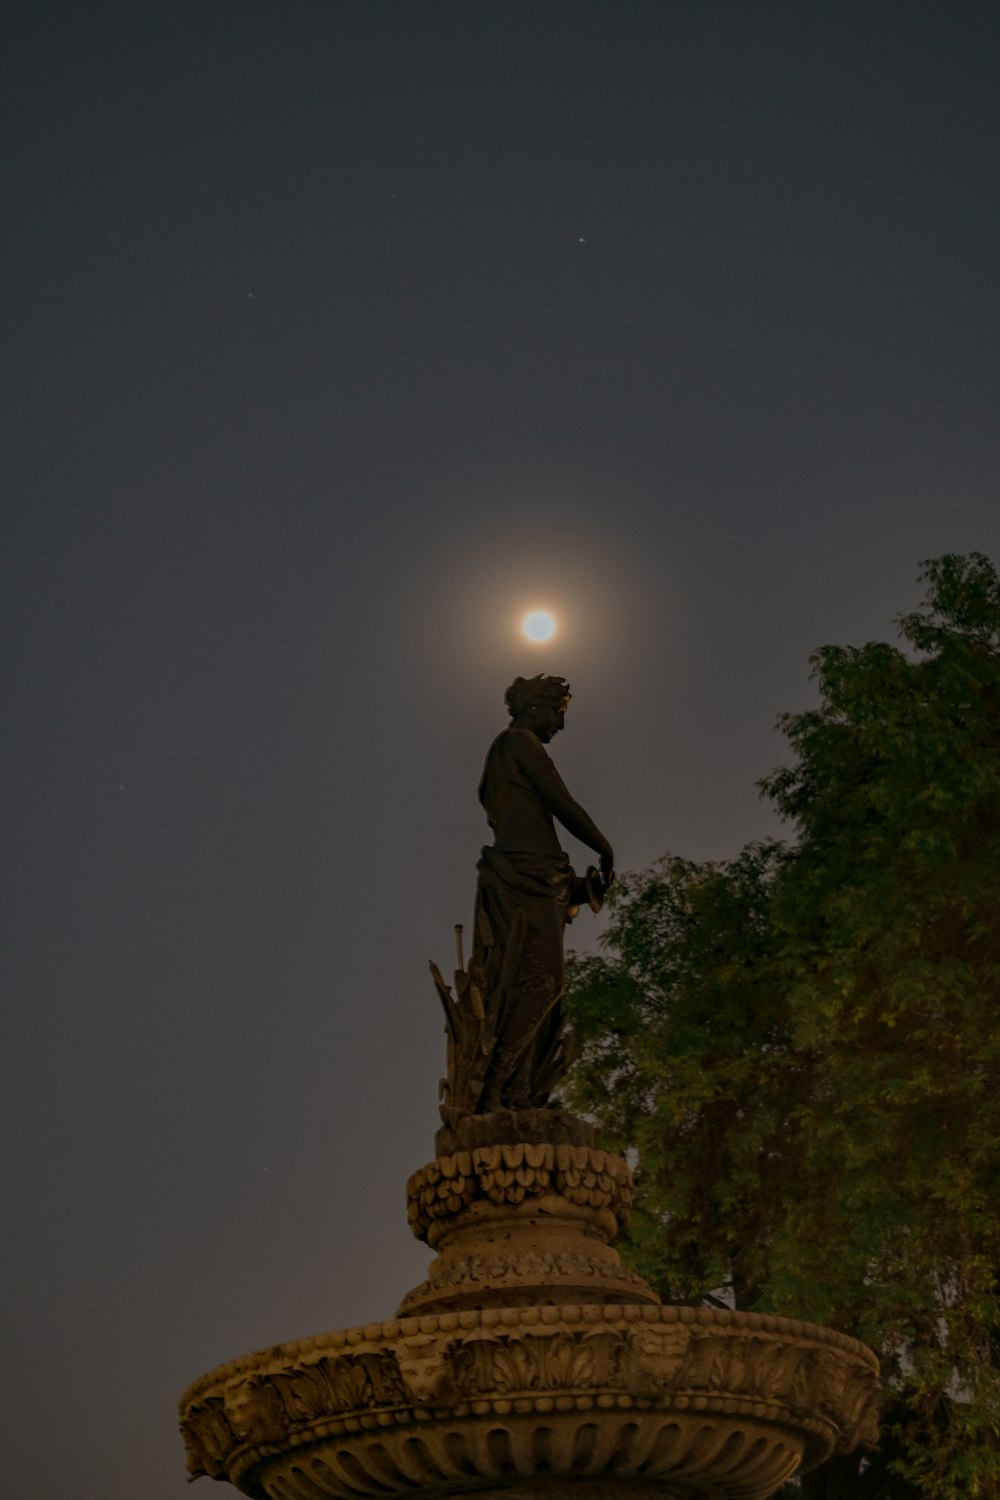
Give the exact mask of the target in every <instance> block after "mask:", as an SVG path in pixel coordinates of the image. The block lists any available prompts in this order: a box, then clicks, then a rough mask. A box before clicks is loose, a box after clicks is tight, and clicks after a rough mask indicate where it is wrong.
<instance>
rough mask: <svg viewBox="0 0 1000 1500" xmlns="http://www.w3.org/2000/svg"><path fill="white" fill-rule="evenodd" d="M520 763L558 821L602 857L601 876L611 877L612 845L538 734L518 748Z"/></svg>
mask: <svg viewBox="0 0 1000 1500" xmlns="http://www.w3.org/2000/svg"><path fill="white" fill-rule="evenodd" d="M518 760H519V762H520V769H521V771H522V772H523V774H524V775H525V776H526V777H527V779H528V780H529V781H530V782H531V785H532V786H533V787H534V789H535V791H536V792H537V793H538V795H539V797H541V799H542V801H543V802H544V804H545V806H546V807H547V808H548V810H549V812H550V813H551V814H552V816H553V817H554V818H558V819H559V822H560V823H561V824H562V825H563V827H564V828H565V829H567V830H568V832H570V833H571V834H572V835H573V837H574V838H577V839H579V840H580V842H581V844H586V846H587V848H588V849H593V851H594V853H595V854H597V855H599V856H600V860H601V873H602V874H603V875H605V877H606V878H607V877H608V876H609V875H610V873H611V870H612V868H613V863H614V853H613V851H612V848H611V845H610V844H609V842H608V840H607V839H606V838H605V837H604V834H603V833H602V832H601V830H600V829H599V828H598V826H597V824H596V823H595V822H594V820H593V818H591V816H590V815H589V813H587V812H586V811H585V810H584V809H583V808H582V807H581V806H580V804H579V802H577V801H576V799H575V798H573V797H571V796H570V794H569V791H568V790H567V787H566V784H565V782H564V781H563V779H562V777H561V776H560V775H559V772H558V771H557V770H556V768H555V766H554V765H553V764H552V761H551V759H550V758H549V756H548V755H546V753H545V751H544V750H543V749H542V747H541V745H540V744H539V742H538V740H537V739H535V737H534V735H532V736H531V738H530V740H529V738H528V736H527V735H526V736H525V737H524V741H523V743H522V744H521V745H519V746H518Z"/></svg>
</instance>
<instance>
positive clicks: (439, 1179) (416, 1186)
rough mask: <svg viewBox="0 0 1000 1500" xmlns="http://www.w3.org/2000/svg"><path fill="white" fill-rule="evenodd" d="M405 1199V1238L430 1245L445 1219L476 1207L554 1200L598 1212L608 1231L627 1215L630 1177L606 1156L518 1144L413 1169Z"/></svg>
mask: <svg viewBox="0 0 1000 1500" xmlns="http://www.w3.org/2000/svg"><path fill="white" fill-rule="evenodd" d="M406 1197H407V1217H408V1219H409V1222H410V1227H411V1229H412V1230H413V1233H414V1234H415V1235H416V1237H417V1239H419V1240H426V1241H427V1243H428V1244H429V1245H431V1246H432V1247H433V1246H434V1244H435V1243H436V1240H437V1239H438V1238H439V1237H440V1234H441V1232H442V1229H443V1228H444V1227H445V1226H446V1225H447V1223H448V1221H449V1220H455V1219H457V1218H458V1217H459V1215H461V1214H464V1213H465V1211H466V1210H467V1209H469V1208H471V1207H472V1205H473V1204H475V1203H477V1202H487V1203H490V1204H495V1205H496V1206H498V1207H515V1206H517V1205H520V1204H524V1203H528V1204H530V1203H532V1202H537V1201H538V1200H540V1199H543V1198H552V1197H556V1198H561V1199H563V1200H565V1202H566V1203H568V1204H572V1205H573V1206H574V1207H576V1208H582V1209H585V1210H588V1211H589V1210H595V1209H598V1210H603V1211H604V1212H605V1213H606V1214H608V1215H610V1217H611V1220H612V1221H613V1222H612V1223H610V1224H609V1230H610V1233H611V1234H613V1233H614V1232H615V1231H616V1230H617V1229H618V1228H620V1227H621V1226H622V1225H623V1224H624V1223H625V1222H626V1221H627V1219H628V1216H629V1212H630V1210H631V1206H632V1173H631V1171H630V1170H629V1167H628V1164H627V1162H625V1161H624V1160H623V1158H622V1157H620V1156H615V1155H613V1154H612V1153H611V1152H610V1151H597V1150H594V1149H593V1148H592V1147H590V1146H572V1145H566V1144H562V1145H552V1144H550V1143H548V1142H535V1143H532V1142H530V1141H519V1142H516V1143H512V1144H509V1145H492V1146H477V1147H476V1148H475V1149H474V1150H472V1151H456V1152H455V1153H454V1154H453V1155H450V1156H440V1157H438V1159H437V1160H436V1161H433V1162H430V1163H428V1165H427V1166H426V1167H421V1169H420V1170H419V1171H418V1172H414V1174H413V1176H412V1177H411V1178H410V1180H409V1182H408V1183H407V1188H406ZM608 1237H610V1235H609V1236H608Z"/></svg>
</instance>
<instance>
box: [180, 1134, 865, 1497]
mask: <svg viewBox="0 0 1000 1500" xmlns="http://www.w3.org/2000/svg"><path fill="white" fill-rule="evenodd" d="M546 1134H548V1135H549V1136H550V1137H551V1138H550V1139H545V1138H544V1137H545V1135H546ZM491 1137H493V1139H491ZM437 1144H438V1153H439V1154H438V1156H437V1158H436V1159H435V1161H433V1162H431V1163H430V1164H429V1165H427V1166H425V1167H423V1168H421V1170H420V1171H418V1172H416V1173H415V1174H414V1176H413V1177H412V1178H411V1179H410V1183H409V1187H408V1194H407V1197H408V1207H409V1217H410V1223H411V1226H412V1228H413V1231H414V1233H415V1234H417V1236H418V1237H419V1238H420V1239H422V1240H426V1242H427V1244H428V1245H429V1246H430V1247H431V1248H432V1249H434V1250H435V1251H436V1252H437V1256H436V1259H435V1260H434V1262H433V1264H432V1265H431V1267H430V1270H429V1273H428V1277H427V1280H426V1281H425V1282H424V1283H422V1284H421V1285H420V1286H418V1287H416V1288H414V1290H413V1291H411V1292H410V1293H408V1295H407V1296H406V1297H405V1298H404V1299H403V1303H402V1305H401V1307H400V1309H399V1313H398V1315H397V1317H396V1318H395V1319H393V1320H391V1321H389V1322H386V1323H375V1324H371V1325H368V1326H367V1327H363V1328H352V1329H348V1330H346V1331H345V1332H342V1333H333V1334H323V1335H320V1336H318V1337H316V1338H311V1339H305V1340H302V1341H299V1342H295V1343H289V1344H282V1345H279V1346H278V1347H277V1348H272V1349H268V1350H264V1351H262V1352H261V1353H259V1354H254V1355H249V1356H247V1357H246V1358H244V1359H240V1360H235V1361H233V1362H232V1363H231V1364H228V1365H224V1366H222V1367H221V1368H220V1369H218V1370H215V1371H213V1372H212V1373H211V1374H209V1375H206V1376H205V1377H204V1378H203V1379H202V1380H200V1381H198V1382H197V1383H196V1384H195V1385H194V1386H192V1387H191V1389H190V1390H189V1391H188V1392H187V1394H186V1395H185V1397H184V1399H183V1401H182V1403H181V1426H182V1430H183V1432H184V1437H185V1441H186V1444H187V1449H188V1467H189V1470H190V1472H191V1474H192V1476H193V1477H194V1476H197V1475H199V1474H208V1475H210V1476H211V1477H212V1478H214V1479H228V1480H229V1481H230V1483H232V1484H234V1485H236V1486H237V1488H239V1489H241V1490H242V1491H243V1492H244V1494H247V1495H251V1496H255V1497H258V1500H358V1497H366V1496H370V1497H373V1500H374V1497H375V1496H383V1497H385V1496H403V1495H408V1496H417V1497H422V1500H438V1497H440V1500H443V1497H446V1496H449V1497H453V1500H462V1497H468V1500H473V1497H475V1500H500V1497H501V1496H502V1497H504V1500H560V1497H562V1496H565V1495H566V1494H567V1492H568V1491H569V1490H570V1489H572V1491H573V1493H574V1494H575V1493H579V1495H580V1496H581V1497H586V1500H654V1497H655V1500H664V1497H671V1496H672V1497H677V1500H682V1497H685V1500H696V1497H701V1500H726V1497H731V1500H764V1497H765V1496H768V1495H771V1494H773V1492H774V1491H775V1490H776V1489H777V1488H778V1487H779V1486H780V1485H781V1484H782V1483H784V1481H785V1480H786V1479H788V1478H790V1477H791V1476H792V1475H793V1474H794V1473H796V1471H797V1470H798V1469H799V1468H800V1467H801V1466H802V1465H803V1464H806V1465H809V1464H815V1463H819V1462H821V1461H822V1460H823V1459H825V1458H827V1457H829V1456H830V1455H831V1454H832V1453H834V1452H841V1453H846V1452H849V1451H850V1450H851V1449H852V1448H854V1447H855V1446H856V1444H857V1443H859V1442H863V1441H873V1440H874V1438H875V1436H876V1428H875V1411H876V1399H877V1385H878V1366H877V1362H876V1360H875V1357H874V1355H872V1354H871V1352H870V1351H869V1350H868V1349H866V1348H865V1347H864V1346H863V1345H861V1344H859V1343H857V1342H856V1341H854V1340H853V1339H849V1338H846V1337H844V1336H843V1335H841V1334H837V1333H833V1332H831V1331H829V1330H827V1329H823V1328H817V1327H814V1326H812V1325H809V1324H806V1323H799V1322H795V1321H793V1320H791V1319H781V1318H770V1317H760V1316H755V1315H753V1314H749V1313H735V1312H725V1311H720V1310H718V1309H712V1308H687V1307H661V1306H660V1305H659V1303H658V1299H657V1298H656V1296H655V1294H654V1293H653V1291H652V1290H651V1288H650V1287H648V1286H647V1285H646V1283H645V1282H644V1281H642V1280H641V1278H639V1277H637V1276H635V1275H634V1274H633V1273H632V1272H630V1271H628V1270H627V1269H626V1268H625V1267H624V1266H623V1265H622V1264H621V1261H620V1259H619V1257H618V1254H617V1251H615V1249H614V1248H613V1245H612V1244H611V1241H612V1239H613V1238H614V1236H615V1234H616V1233H617V1231H618V1228H619V1227H620V1225H621V1224H622V1223H623V1222H624V1221H625V1219H626V1217H627V1214H628V1210H629V1205H630V1202H631V1191H632V1182H631V1174H630V1172H629V1169H628V1166H627V1164H626V1163H625V1162H624V1161H623V1160H622V1159H621V1158H619V1157H616V1156H613V1155H611V1154H609V1153H606V1152H603V1151H600V1150H598V1149H596V1147H595V1146H594V1144H593V1133H592V1131H591V1130H590V1128H589V1127H588V1126H586V1125H585V1124H584V1123H583V1122H581V1121H577V1120H574V1119H573V1117H571V1116H565V1115H559V1114H556V1113H555V1112H552V1111H547V1110H538V1111H529V1112H526V1113H525V1114H524V1115H520V1116H513V1115H510V1114H505V1115H503V1116H485V1117H472V1118H470V1120H469V1122H467V1124H465V1123H463V1125H462V1126H461V1127H459V1130H458V1132H455V1131H452V1130H447V1129H446V1130H443V1131H440V1132H439V1133H438V1141H437Z"/></svg>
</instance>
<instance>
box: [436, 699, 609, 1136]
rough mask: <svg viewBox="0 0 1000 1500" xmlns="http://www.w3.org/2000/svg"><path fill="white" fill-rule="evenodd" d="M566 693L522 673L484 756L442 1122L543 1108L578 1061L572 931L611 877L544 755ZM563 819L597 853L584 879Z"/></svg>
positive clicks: (445, 994) (448, 1002)
mask: <svg viewBox="0 0 1000 1500" xmlns="http://www.w3.org/2000/svg"><path fill="white" fill-rule="evenodd" d="M569 698H570V693H569V687H568V685H567V684H566V682H565V681H564V680H563V678H561V677H545V676H542V675H539V676H538V677H533V678H530V679H526V678H524V677H518V678H517V679H516V680H515V681H514V682H513V683H511V685H510V687H509V688H508V689H507V694H506V703H507V707H508V709H509V711H510V715H511V722H510V725H509V727H508V728H507V729H505V730H503V731H502V732H501V733H500V734H499V735H498V736H497V738H496V739H495V740H494V741H493V744H492V745H491V746H490V748H489V751H488V753H487V756H486V764H485V766H484V768H483V776H482V780H481V781H480V784H479V800H480V802H481V803H482V804H483V807H484V808H485V810H486V816H487V819H488V821H489V825H490V827H491V829H492V830H493V834H494V842H493V845H492V847H487V848H485V849H483V852H482V858H481V859H480V860H479V863H478V865H477V867H476V868H477V870H478V874H479V880H478V885H477V889H476V912H475V937H474V943H473V951H472V958H471V960H470V963H469V966H468V970H467V971H466V970H464V969H463V960H462V952H461V936H460V932H461V929H458V932H459V958H458V964H459V966H458V969H457V971H456V973H455V988H456V992H457V994H456V996H453V995H452V993H451V990H450V988H449V987H448V986H447V985H446V984H445V983H444V981H443V979H442V978H441V975H440V973H439V972H438V970H437V968H436V967H435V966H434V965H433V964H432V965H431V970H432V972H433V974H434V979H435V983H436V984H437V987H438V991H439V993H440V995H441V999H442V1001H443V1002H444V1007H445V1015H446V1018H447V1023H448V1078H447V1079H446V1080H445V1081H444V1082H443V1093H444V1099H443V1103H442V1110H441V1113H442V1117H443V1118H444V1120H445V1123H446V1124H454V1123H456V1122H457V1120H458V1119H459V1118H461V1117H462V1116H464V1115H467V1114H489V1113H492V1112H494V1111H496V1110H501V1109H511V1110H523V1109H533V1108H539V1107H542V1106H544V1105H545V1104H546V1103H547V1102H548V1098H549V1093H550V1092H551V1089H552V1088H553V1086H554V1085H555V1083H556V1082H557V1080H558V1079H559V1077H560V1076H561V1075H562V1073H563V1072H564V1071H565V1069H566V1067H567V1065H568V1061H569V1055H568V1054H569V1040H568V1037H567V1036H566V1033H565V1027H564V1023H563V1016H562V1008H561V1005H560V1001H561V999H562V994H563V936H564V930H565V927H566V924H567V922H570V921H572V919H573V917H574V916H575V915H576V913H577V911H578V910H579V908H580V906H581V905H582V904H583V903H584V902H586V903H588V904H589V905H590V906H591V907H592V909H593V910H594V911H598V910H600V907H601V904H602V902H603V899H604V893H605V892H606V890H607V888H608V886H609V885H610V884H611V882H612V880H613V879H614V854H613V852H612V848H611V845H610V844H609V843H608V840H607V839H606V838H605V837H604V835H603V833H601V831H600V829H599V828H598V827H597V825H596V824H595V823H594V822H593V820H592V819H591V818H590V817H589V815H588V814H587V813H586V812H585V811H584V809H583V808H582V807H581V806H580V804H579V803H578V802H576V801H574V799H573V798H572V797H571V796H570V794H569V792H568V791H567V789H566V787H565V785H564V783H563V781H562V778H561V777H560V775H559V773H558V771H557V770H556V768H555V766H554V765H553V764H552V761H551V759H550V758H549V756H548V754H547V753H546V751H545V748H544V747H545V745H547V744H548V742H549V741H550V740H551V739H552V736H553V735H555V734H558V733H559V731H560V729H562V728H563V721H564V717H565V713H566V707H567V704H568V702H569ZM554 819H558V821H559V822H560V823H561V824H562V825H563V827H564V828H566V829H568V831H569V832H570V833H572V834H573V835H574V836H575V837H576V838H578V839H579V840H580V841H581V843H583V844H586V845H587V847H588V848H590V849H592V850H593V851H594V853H595V854H596V855H597V856H598V859H599V861H600V871H599V872H598V871H597V870H595V869H594V868H593V867H590V868H588V870H587V873H586V874H585V875H584V876H583V877H580V876H577V875H576V874H575V873H574V871H573V870H572V868H571V867H570V863H569V859H568V858H567V856H566V855H565V854H564V853H563V851H562V849H561V848H560V847H559V840H558V838H557V837H556V831H555V827H554V822H553V820H554Z"/></svg>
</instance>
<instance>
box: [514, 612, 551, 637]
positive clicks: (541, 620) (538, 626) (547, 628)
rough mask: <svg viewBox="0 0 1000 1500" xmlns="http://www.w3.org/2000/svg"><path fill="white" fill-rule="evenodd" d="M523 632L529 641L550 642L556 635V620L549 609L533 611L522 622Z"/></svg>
mask: <svg viewBox="0 0 1000 1500" xmlns="http://www.w3.org/2000/svg"><path fill="white" fill-rule="evenodd" d="M521 631H522V633H523V634H524V635H526V636H527V637H528V640H529V641H537V642H541V641H550V640H551V639H552V637H553V636H554V635H555V633H556V622H555V618H554V616H552V615H550V614H549V612H548V610H547V609H532V610H530V611H529V612H528V614H526V615H525V617H524V619H523V620H522V621H521Z"/></svg>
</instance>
